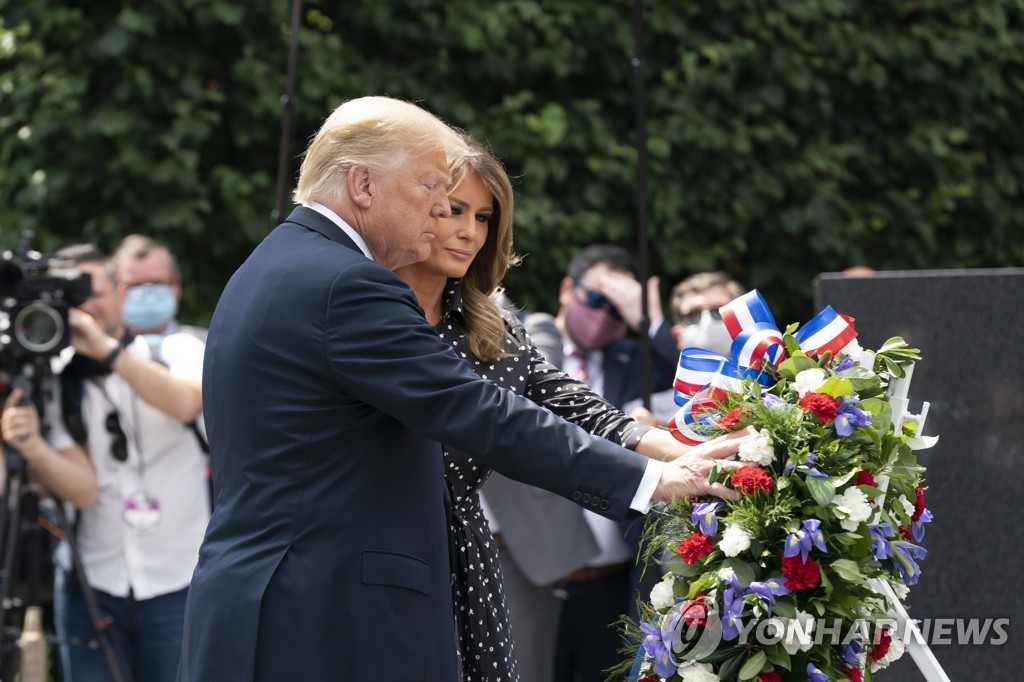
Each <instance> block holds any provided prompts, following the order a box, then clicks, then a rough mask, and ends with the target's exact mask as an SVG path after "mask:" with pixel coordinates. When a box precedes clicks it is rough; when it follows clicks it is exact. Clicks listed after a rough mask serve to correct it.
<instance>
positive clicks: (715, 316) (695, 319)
mask: <svg viewBox="0 0 1024 682" xmlns="http://www.w3.org/2000/svg"><path fill="white" fill-rule="evenodd" d="M704 313H708V314H709V315H711V319H712V320H721V319H722V313H720V312H718V308H712V309H710V310H691V311H690V312H688V313H683V314H682V315H679V316H678V317H677V318H676V321H677V322H679V323H680V324H697V323H699V322H700V318H701V317H702V316H703V315H704Z"/></svg>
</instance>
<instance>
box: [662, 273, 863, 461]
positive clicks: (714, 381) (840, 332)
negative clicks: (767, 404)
mask: <svg viewBox="0 0 1024 682" xmlns="http://www.w3.org/2000/svg"><path fill="white" fill-rule="evenodd" d="M719 312H720V313H721V315H722V321H723V322H724V323H725V327H726V329H728V330H729V334H730V336H732V339H733V341H732V347H731V348H730V354H731V355H732V358H726V357H724V356H722V355H719V354H718V353H713V352H711V351H708V350H704V349H703V348H695V347H691V348H684V349H683V350H682V352H681V353H680V354H679V366H678V367H677V369H676V379H675V391H676V393H675V397H674V399H675V402H676V404H677V405H679V406H680V409H679V411H677V412H676V414H675V415H674V416H673V417H672V418H671V419H669V421H668V424H667V426H668V427H669V429H670V430H671V432H672V435H673V436H675V437H676V439H677V440H680V441H682V442H683V443H686V444H688V445H696V444H698V443H702V442H704V441H706V440H708V438H707V437H706V436H704V435H702V433H701V431H703V430H706V429H701V428H700V427H701V423H702V419H704V415H705V413H708V412H713V411H714V410H715V409H716V408H717V406H718V404H719V403H721V402H722V401H723V400H724V399H725V398H726V396H728V395H729V394H730V393H739V392H741V391H742V390H743V384H744V381H745V380H746V379H748V378H750V379H754V380H755V381H758V382H760V383H761V384H763V385H765V386H769V385H771V378H770V377H769V376H768V375H766V374H765V373H764V372H762V371H761V370H762V368H763V366H764V360H765V359H767V360H768V361H769V362H771V363H772V364H774V365H776V366H777V365H779V364H780V363H781V362H782V361H783V360H785V359H786V351H785V347H784V346H783V343H782V332H781V331H779V329H778V326H777V325H776V324H775V317H774V316H773V315H772V311H771V309H770V308H769V307H768V304H767V303H766V302H765V300H764V298H763V297H762V296H761V294H760V292H758V291H757V289H754V290H752V291H750V292H748V293H746V294H744V295H742V296H740V297H739V298H736V299H734V300H733V301H730V302H729V303H727V304H725V305H724V306H722V307H721V308H719ZM856 336H857V332H856V330H855V329H854V326H853V318H852V317H848V316H846V315H842V314H840V313H837V312H836V311H835V310H833V309H832V306H825V308H824V309H823V310H822V311H821V312H820V313H818V314H817V315H815V316H814V317H813V318H812V319H811V321H810V322H808V323H807V324H806V325H804V326H803V327H801V328H800V329H798V330H797V331H796V333H795V334H794V337H795V338H796V340H797V343H799V344H800V350H802V351H804V352H805V353H807V354H808V355H814V354H818V355H821V354H823V353H824V352H825V351H831V352H832V354H833V355H835V354H836V353H839V352H840V351H842V350H843V349H844V348H846V346H847V345H848V344H850V343H851V342H852V341H853V340H854V338H856Z"/></svg>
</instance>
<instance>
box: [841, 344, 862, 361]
mask: <svg viewBox="0 0 1024 682" xmlns="http://www.w3.org/2000/svg"><path fill="white" fill-rule="evenodd" d="M839 352H840V353H842V354H844V355H848V356H850V359H851V360H853V361H854V362H860V358H861V356H862V355H864V349H863V348H862V347H861V345H860V342H859V341H857V339H853V340H852V341H850V343H848V344H846V345H845V346H843V348H842V350H840V351H839Z"/></svg>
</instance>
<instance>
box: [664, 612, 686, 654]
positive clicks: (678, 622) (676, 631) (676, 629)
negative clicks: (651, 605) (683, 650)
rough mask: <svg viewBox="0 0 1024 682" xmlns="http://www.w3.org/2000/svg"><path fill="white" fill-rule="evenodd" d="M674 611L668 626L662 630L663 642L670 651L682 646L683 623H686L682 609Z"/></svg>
mask: <svg viewBox="0 0 1024 682" xmlns="http://www.w3.org/2000/svg"><path fill="white" fill-rule="evenodd" d="M674 611H675V613H674V614H672V618H670V619H669V621H668V625H666V626H665V627H663V628H662V629H661V640H662V641H663V642H665V645H666V646H668V647H669V650H671V649H672V648H673V647H674V646H675V645H677V644H682V641H683V623H684V622H685V621H684V620H683V612H682V611H681V610H680V609H674Z"/></svg>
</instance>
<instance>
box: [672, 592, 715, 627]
mask: <svg viewBox="0 0 1024 682" xmlns="http://www.w3.org/2000/svg"><path fill="white" fill-rule="evenodd" d="M679 613H681V614H682V615H683V623H684V624H685V625H686V627H688V628H692V627H694V626H697V627H705V626H707V624H708V607H707V605H706V604H705V603H704V595H703V594H702V595H700V596H699V597H696V598H694V599H689V600H687V601H684V602H683V603H682V605H681V606H680V607H679Z"/></svg>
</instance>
